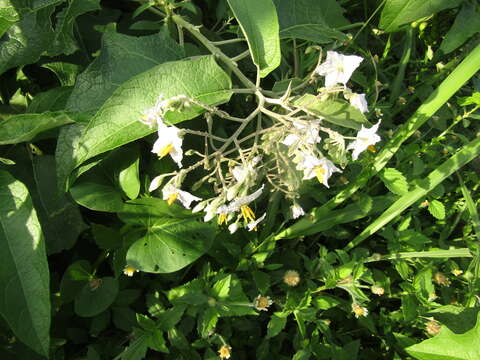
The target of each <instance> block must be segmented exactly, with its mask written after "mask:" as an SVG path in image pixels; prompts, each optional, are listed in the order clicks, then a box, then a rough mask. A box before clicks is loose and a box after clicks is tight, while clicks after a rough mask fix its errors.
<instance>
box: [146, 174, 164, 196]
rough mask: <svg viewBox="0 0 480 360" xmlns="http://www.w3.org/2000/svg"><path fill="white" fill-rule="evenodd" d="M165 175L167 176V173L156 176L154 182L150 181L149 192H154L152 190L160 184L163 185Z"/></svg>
mask: <svg viewBox="0 0 480 360" xmlns="http://www.w3.org/2000/svg"><path fill="white" fill-rule="evenodd" d="M164 177H165V175H158V176H155V177H154V178H153V180H152V182H151V183H150V186H149V188H148V192H152V191H154V190H156V189H158V188H159V187H160V185H162V181H163V178H164Z"/></svg>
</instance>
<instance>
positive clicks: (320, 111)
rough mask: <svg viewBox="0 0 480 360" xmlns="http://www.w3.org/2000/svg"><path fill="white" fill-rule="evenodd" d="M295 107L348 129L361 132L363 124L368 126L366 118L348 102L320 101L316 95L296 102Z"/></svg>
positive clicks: (307, 95)
mask: <svg viewBox="0 0 480 360" xmlns="http://www.w3.org/2000/svg"><path fill="white" fill-rule="evenodd" d="M295 105H296V106H302V107H304V108H306V109H308V110H310V111H312V112H313V113H315V114H316V115H318V116H322V117H323V118H324V120H325V121H328V122H330V123H332V124H335V125H339V126H343V127H346V128H351V129H355V130H360V129H361V125H362V124H368V121H367V119H366V117H365V116H364V115H363V114H362V113H361V112H360V111H359V110H358V109H356V108H354V107H353V106H351V105H350V104H349V103H347V102H346V101H342V100H326V101H320V100H319V99H317V97H315V95H311V94H306V95H303V96H302V97H301V98H300V99H298V100H296V101H295Z"/></svg>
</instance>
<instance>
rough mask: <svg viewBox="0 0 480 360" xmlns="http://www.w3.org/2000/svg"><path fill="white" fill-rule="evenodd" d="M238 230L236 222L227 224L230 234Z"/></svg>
mask: <svg viewBox="0 0 480 360" xmlns="http://www.w3.org/2000/svg"><path fill="white" fill-rule="evenodd" d="M237 230H238V223H237V222H234V223H233V224H230V225H228V231H230V234H233V233H235V232H236V231H237Z"/></svg>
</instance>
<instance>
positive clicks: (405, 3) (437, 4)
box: [379, 0, 463, 32]
mask: <svg viewBox="0 0 480 360" xmlns="http://www.w3.org/2000/svg"><path fill="white" fill-rule="evenodd" d="M462 1H463V0H428V1H425V0H387V2H386V3H385V6H384V8H383V10H382V14H381V17H380V25H379V26H380V28H381V29H382V30H385V31H386V32H393V31H398V30H399V28H400V26H401V25H404V24H408V23H410V22H413V21H415V20H418V19H421V18H423V17H426V16H430V15H433V14H435V13H437V12H439V11H442V10H445V9H450V8H454V7H457V6H458V5H459V4H460V3H461V2H462Z"/></svg>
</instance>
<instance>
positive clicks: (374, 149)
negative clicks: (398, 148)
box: [367, 145, 377, 153]
mask: <svg viewBox="0 0 480 360" xmlns="http://www.w3.org/2000/svg"><path fill="white" fill-rule="evenodd" d="M367 150H368V151H371V152H373V153H376V152H377V149H376V148H375V146H373V145H368V147H367Z"/></svg>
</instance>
